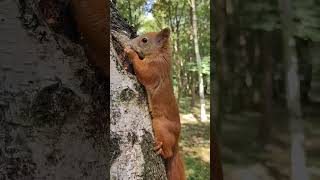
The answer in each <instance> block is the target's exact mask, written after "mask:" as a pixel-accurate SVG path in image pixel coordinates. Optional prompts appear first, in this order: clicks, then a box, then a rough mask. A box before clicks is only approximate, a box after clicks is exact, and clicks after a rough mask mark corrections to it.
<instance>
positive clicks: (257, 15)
mask: <svg viewBox="0 0 320 180" xmlns="http://www.w3.org/2000/svg"><path fill="white" fill-rule="evenodd" d="M228 2H229V3H228V4H229V6H231V7H229V9H232V11H231V10H230V13H231V14H229V15H230V16H235V17H237V14H239V23H240V26H241V29H244V30H264V31H273V30H276V29H281V23H280V12H279V5H278V1H275V0H267V1H255V0H244V1H241V2H240V1H239V4H236V3H235V2H236V1H234V0H229V1H228ZM319 5H320V4H319V3H318V2H315V1H314V0H304V1H301V0H293V6H294V11H293V14H294V17H293V18H294V19H293V21H294V22H295V29H294V31H293V32H294V34H295V35H296V36H298V37H300V38H303V39H310V40H313V41H320V21H319V18H320V6H319Z"/></svg>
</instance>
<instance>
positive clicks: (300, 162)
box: [279, 0, 309, 180]
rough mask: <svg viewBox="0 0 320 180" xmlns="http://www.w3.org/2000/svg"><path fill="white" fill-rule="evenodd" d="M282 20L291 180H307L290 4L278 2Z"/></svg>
mask: <svg viewBox="0 0 320 180" xmlns="http://www.w3.org/2000/svg"><path fill="white" fill-rule="evenodd" d="M279 7H280V12H281V20H282V25H283V29H282V34H283V51H284V53H283V54H284V60H285V65H286V93H287V108H288V115H289V123H290V133H291V137H290V138H291V179H292V180H302V179H303V180H309V176H308V172H307V167H306V157H305V151H304V125H303V119H302V112H301V104H300V79H299V76H298V59H297V54H296V47H295V39H294V37H293V29H294V26H293V21H292V17H293V16H292V10H291V7H292V4H291V2H290V0H283V1H282V0H279Z"/></svg>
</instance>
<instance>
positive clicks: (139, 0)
mask: <svg viewBox="0 0 320 180" xmlns="http://www.w3.org/2000/svg"><path fill="white" fill-rule="evenodd" d="M146 3H147V0H130V1H126V0H117V4H116V5H117V9H118V10H119V11H120V14H121V15H122V16H123V17H124V18H126V19H127V21H128V22H129V23H130V24H131V25H132V26H133V27H135V28H136V29H139V28H140V26H141V25H142V21H143V18H144V14H145V11H146Z"/></svg>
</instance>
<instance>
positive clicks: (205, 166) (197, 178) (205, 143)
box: [179, 97, 210, 180]
mask: <svg viewBox="0 0 320 180" xmlns="http://www.w3.org/2000/svg"><path fill="white" fill-rule="evenodd" d="M190 101H191V98H189V97H187V98H183V99H180V104H179V106H180V113H181V122H182V128H181V138H180V148H181V151H182V154H183V157H184V163H185V172H186V176H187V179H188V180H207V179H209V178H210V123H209V122H199V120H198V118H199V114H200V105H199V101H198V100H196V104H195V107H194V108H190ZM209 108H210V106H209V100H206V110H207V117H208V118H210V115H209V112H210V111H209Z"/></svg>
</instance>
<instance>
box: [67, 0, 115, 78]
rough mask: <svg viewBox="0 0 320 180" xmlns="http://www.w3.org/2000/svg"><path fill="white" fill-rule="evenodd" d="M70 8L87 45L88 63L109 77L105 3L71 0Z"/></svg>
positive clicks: (99, 0)
mask: <svg viewBox="0 0 320 180" xmlns="http://www.w3.org/2000/svg"><path fill="white" fill-rule="evenodd" d="M70 7H71V10H72V14H73V16H74V19H75V21H76V23H77V26H78V29H79V31H80V32H81V34H82V37H83V39H84V41H85V42H86V43H87V44H89V46H88V47H87V48H86V54H87V56H88V59H89V61H90V63H92V64H94V65H95V66H96V67H99V69H100V70H102V71H103V73H104V74H105V75H106V77H109V68H110V65H109V61H108V57H107V56H108V53H107V52H108V43H109V42H108V40H107V36H108V34H107V33H108V28H109V27H108V24H107V18H108V17H109V13H108V12H107V1H106V0H71V1H70Z"/></svg>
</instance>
